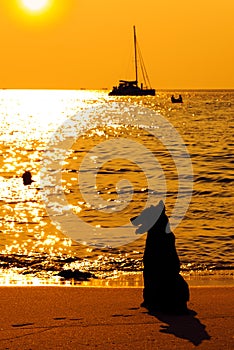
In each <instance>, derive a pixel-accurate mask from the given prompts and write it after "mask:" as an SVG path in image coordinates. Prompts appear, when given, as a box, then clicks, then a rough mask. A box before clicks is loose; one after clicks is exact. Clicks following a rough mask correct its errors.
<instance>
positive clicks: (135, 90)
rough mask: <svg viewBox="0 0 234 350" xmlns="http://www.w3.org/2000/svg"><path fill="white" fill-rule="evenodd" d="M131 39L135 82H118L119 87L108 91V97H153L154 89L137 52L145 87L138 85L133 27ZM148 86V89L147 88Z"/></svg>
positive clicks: (135, 41) (134, 30)
mask: <svg viewBox="0 0 234 350" xmlns="http://www.w3.org/2000/svg"><path fill="white" fill-rule="evenodd" d="M133 39H134V56H135V80H120V81H119V86H114V87H113V89H112V91H110V93H109V96H147V95H151V96H155V89H152V88H151V87H150V82H149V78H148V74H147V72H146V69H145V65H144V62H143V59H142V56H141V54H140V51H139V58H140V63H141V70H142V76H143V78H144V83H145V87H144V86H143V83H141V84H140V86H139V85H138V50H137V47H138V44H137V39H136V28H135V26H134V27H133ZM147 85H149V88H148V87H147Z"/></svg>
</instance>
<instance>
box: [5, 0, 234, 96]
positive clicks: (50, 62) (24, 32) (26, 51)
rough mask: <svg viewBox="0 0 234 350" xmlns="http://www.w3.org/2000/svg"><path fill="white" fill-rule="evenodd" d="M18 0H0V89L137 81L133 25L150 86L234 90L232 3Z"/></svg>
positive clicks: (203, 0)
mask: <svg viewBox="0 0 234 350" xmlns="http://www.w3.org/2000/svg"><path fill="white" fill-rule="evenodd" d="M23 1H24V0H0V43H1V55H0V70H1V73H0V87H1V88H55V89H79V88H88V89H98V88H108V89H110V88H112V86H113V85H116V84H117V83H118V80H119V79H125V78H132V79H134V76H132V75H131V73H132V71H131V69H130V68H129V67H131V66H132V65H133V57H132V54H131V52H132V50H133V47H132V41H133V38H132V36H133V33H132V26H133V25H136V28H137V36H138V41H139V43H140V47H141V52H142V54H143V57H144V61H145V65H146V67H147V71H148V75H149V77H150V80H151V85H152V86H153V87H154V88H155V89H162V88H165V89H167V88H171V89H177V88H178V89H179V88H184V89H186V88H191V89H192V88H204V89H205V88H211V89H212V88H213V89H215V88H234V20H233V18H234V1H233V0H222V1H220V0H196V1H188V0H144V1H142V0H117V1H113V0H47V6H45V7H44V8H43V9H41V10H40V11H32V10H30V9H29V8H27V7H26V6H24V5H23ZM27 1H28V0H27ZM27 1H26V2H27ZM32 1H35V0H32Z"/></svg>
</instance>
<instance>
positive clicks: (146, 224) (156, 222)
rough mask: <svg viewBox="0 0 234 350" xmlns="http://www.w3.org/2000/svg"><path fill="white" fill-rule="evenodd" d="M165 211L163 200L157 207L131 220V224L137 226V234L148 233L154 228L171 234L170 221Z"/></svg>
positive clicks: (148, 209)
mask: <svg viewBox="0 0 234 350" xmlns="http://www.w3.org/2000/svg"><path fill="white" fill-rule="evenodd" d="M165 211H166V210H165V205H164V203H163V201H162V200H161V201H160V202H159V203H158V204H157V205H151V206H150V207H149V208H146V209H144V210H143V211H142V212H141V214H140V215H139V216H135V217H133V218H132V219H130V221H131V223H132V224H133V225H134V226H137V229H136V234H141V233H145V232H148V231H149V230H150V229H152V228H154V229H157V230H160V231H163V232H167V233H169V232H170V227H169V221H168V217H167V215H166V213H165Z"/></svg>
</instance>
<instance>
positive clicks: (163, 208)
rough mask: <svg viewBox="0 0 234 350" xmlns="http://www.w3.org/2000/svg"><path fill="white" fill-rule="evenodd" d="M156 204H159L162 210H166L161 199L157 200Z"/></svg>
mask: <svg viewBox="0 0 234 350" xmlns="http://www.w3.org/2000/svg"><path fill="white" fill-rule="evenodd" d="M158 205H159V206H160V208H162V212H165V211H166V208H165V204H164V202H163V200H162V199H161V200H160V201H159V203H158Z"/></svg>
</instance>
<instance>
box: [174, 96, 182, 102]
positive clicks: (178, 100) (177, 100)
mask: <svg viewBox="0 0 234 350" xmlns="http://www.w3.org/2000/svg"><path fill="white" fill-rule="evenodd" d="M171 102H172V103H183V98H182V96H181V95H179V97H178V98H175V96H174V95H172V96H171Z"/></svg>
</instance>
